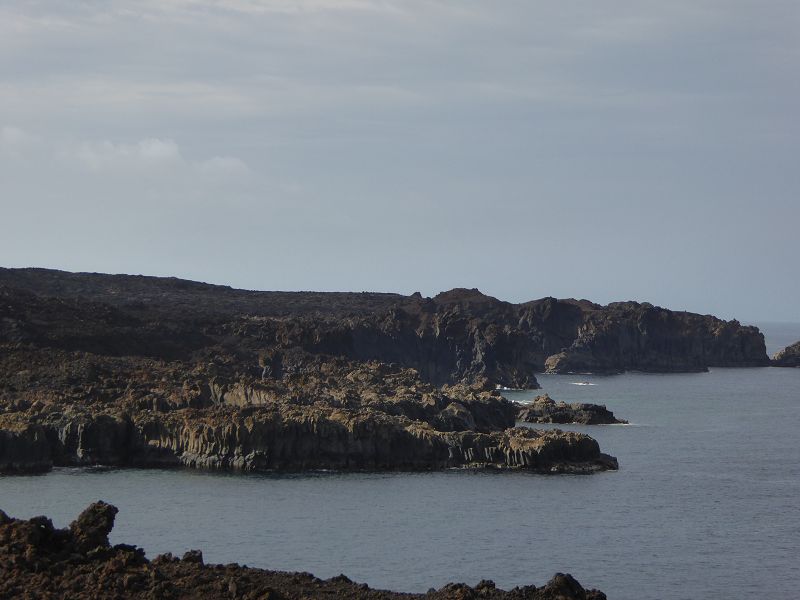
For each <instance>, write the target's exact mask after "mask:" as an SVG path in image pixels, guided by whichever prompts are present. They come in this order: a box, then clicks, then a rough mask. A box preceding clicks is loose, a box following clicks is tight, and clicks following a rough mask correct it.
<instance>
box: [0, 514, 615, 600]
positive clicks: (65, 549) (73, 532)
mask: <svg viewBox="0 0 800 600" xmlns="http://www.w3.org/2000/svg"><path fill="white" fill-rule="evenodd" d="M116 512H117V509H116V508H115V507H113V506H110V505H108V504H105V503H102V502H99V503H96V504H93V505H91V506H89V507H88V508H87V509H86V510H85V511H84V512H83V513H82V514H81V515H80V516H79V517H78V519H77V520H76V521H75V522H74V523H73V524H72V525H71V526H70V528H69V529H55V528H54V527H53V524H52V522H51V521H50V519H47V518H46V517H35V518H33V519H30V520H27V521H26V520H17V519H10V518H8V517H7V516H5V513H2V511H0V598H70V599H71V600H90V599H91V600H99V599H103V600H104V599H109V600H110V599H112V598H114V599H141V600H145V599H152V598H159V599H165V600H170V599H176V600H177V599H178V598H193V599H196V600H211V599H213V600H218V599H220V598H232V599H236V598H241V599H265V598H273V599H297V600H299V599H300V598H322V597H325V598H330V597H334V598H358V599H374V600H395V599H397V600H400V599H408V600H411V599H413V600H416V599H420V600H421V599H422V598H429V599H432V600H445V599H447V600H450V599H453V600H455V599H473V598H474V599H478V598H483V599H489V600H506V599H508V600H511V599H515V600H524V599H528V600H604V599H605V597H606V596H605V594H603V593H602V592H600V591H598V590H586V589H584V588H583V587H582V586H581V585H580V584H579V583H578V582H577V581H575V579H574V578H572V577H571V576H570V575H564V574H561V573H559V574H557V575H556V576H555V577H554V578H553V579H552V580H551V581H550V582H548V583H547V584H546V585H545V586H544V587H539V588H537V587H536V586H525V587H518V588H514V589H513V590H510V591H508V592H506V591H503V590H501V589H498V588H497V587H496V586H495V585H494V583H492V582H491V581H482V582H481V583H479V584H478V585H477V586H475V587H474V588H473V587H470V586H468V585H464V584H448V585H446V586H444V587H443V588H441V589H439V590H433V591H432V592H429V593H428V594H426V595H421V594H400V593H395V592H389V591H384V590H374V589H371V588H370V587H369V586H367V585H366V584H357V583H354V582H352V581H351V580H350V579H348V578H347V577H345V576H344V575H340V576H337V577H333V578H331V579H328V580H323V579H318V578H316V577H314V576H313V575H311V574H309V573H285V572H280V571H267V570H262V569H252V568H247V567H241V566H239V565H236V564H229V565H224V566H223V565H206V564H204V563H203V560H202V553H201V552H200V551H197V550H194V551H189V552H187V553H186V554H184V556H183V559H182V560H179V559H177V558H175V557H173V556H172V555H170V554H165V555H161V556H158V557H156V558H155V559H154V560H152V561H149V560H147V559H146V558H145V554H144V551H143V550H141V549H140V548H136V547H135V546H129V545H126V544H118V545H116V546H114V547H110V546H109V544H108V540H107V535H108V533H109V531H110V527H111V526H112V525H113V521H114V515H115V514H116ZM107 528H108V529H107ZM89 539H91V542H88V540H89ZM95 542H98V544H97V545H93V544H94V543H95Z"/></svg>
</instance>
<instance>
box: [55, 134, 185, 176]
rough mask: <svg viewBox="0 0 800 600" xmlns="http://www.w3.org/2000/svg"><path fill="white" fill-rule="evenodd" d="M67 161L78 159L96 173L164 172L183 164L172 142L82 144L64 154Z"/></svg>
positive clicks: (153, 140) (147, 141)
mask: <svg viewBox="0 0 800 600" xmlns="http://www.w3.org/2000/svg"><path fill="white" fill-rule="evenodd" d="M60 155H61V156H62V157H63V158H65V159H75V160H77V161H78V163H80V164H81V165H83V166H85V167H87V168H88V169H91V170H93V171H99V170H103V169H113V168H129V167H134V168H145V169H147V168H153V167H156V168H161V167H164V166H169V165H172V166H181V165H183V163H184V160H183V157H182V156H181V153H180V150H179V148H178V145H177V144H176V143H175V142H174V141H173V140H169V139H164V140H162V139H158V138H147V139H144V140H141V141H139V142H136V143H134V144H116V143H113V142H110V141H101V142H80V143H78V144H75V145H74V146H71V147H69V148H67V149H64V150H62V151H61V153H60Z"/></svg>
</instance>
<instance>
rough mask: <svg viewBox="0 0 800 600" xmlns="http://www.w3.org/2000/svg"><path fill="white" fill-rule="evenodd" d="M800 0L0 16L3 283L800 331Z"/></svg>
mask: <svg viewBox="0 0 800 600" xmlns="http://www.w3.org/2000/svg"><path fill="white" fill-rule="evenodd" d="M798 31H800V2H798V1H797V0H787V1H781V0H753V1H742V0H670V1H664V0H659V1H649V0H607V1H604V2H598V1H597V0H570V1H560V2H558V1H551V2H541V1H532V0H524V1H493V2H489V1H487V0H481V1H472V0H447V1H439V0H424V1H421V0H420V1H418V0H227V1H225V2H210V1H207V0H138V1H136V2H133V1H130V2H119V1H116V0H96V1H91V2H88V1H80V0H69V1H63V2H62V1H56V0H53V1H46V0H43V1H38V2H35V1H31V2H20V1H18V0H11V1H9V0H0V209H2V210H1V211H0V216H1V218H2V228H1V229H0V265H3V266H43V267H53V268H60V269H67V270H80V271H103V272H124V273H143V274H150V275H175V276H179V277H186V278H191V279H197V280H202V281H210V282H214V283H225V284H230V285H233V286H237V287H246V288H255V289H287V290H299V289H313V290H357V291H358V290H381V291H397V292H402V293H411V292H414V291H417V290H419V291H421V292H422V293H423V294H426V295H431V294H435V293H437V292H438V291H441V290H444V289H449V288H451V287H455V286H466V287H478V288H480V289H481V290H482V291H484V292H486V293H489V294H491V295H494V296H497V297H499V298H502V299H506V300H511V301H523V300H528V299H532V298H539V297H542V296H548V295H553V296H558V297H579V298H589V299H592V300H595V301H598V302H603V303H606V302H610V301H614V300H624V299H637V300H647V301H651V302H653V303H655V304H660V305H662V306H666V307H669V308H674V309H687V310H693V311H697V312H703V313H707V312H710V313H715V314H718V315H720V316H723V317H726V318H739V319H740V320H743V321H759V320H761V321H763V320H775V321H781V320H783V321H800V268H799V267H798V264H799V263H800V261H798V248H800V245H798V237H797V236H798V225H800V196H799V195H798V192H800V123H799V121H798V116H800V34H798Z"/></svg>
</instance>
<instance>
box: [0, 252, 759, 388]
mask: <svg viewBox="0 0 800 600" xmlns="http://www.w3.org/2000/svg"><path fill="white" fill-rule="evenodd" d="M0 342H19V343H31V344H34V345H37V346H47V347H55V348H60V349H64V350H80V351H84V352H89V353H94V354H101V355H114V356H146V357H149V358H157V359H162V360H175V359H181V360H192V359H193V358H195V357H196V356H197V355H198V353H200V354H202V353H203V352H204V351H208V350H209V349H214V348H216V347H218V346H220V345H224V346H225V347H226V348H228V349H231V350H234V351H235V352H236V353H237V354H238V355H239V356H241V357H242V358H243V360H248V361H249V360H250V359H251V358H252V354H253V353H256V352H259V351H262V350H264V349H287V348H302V349H303V350H305V351H307V352H310V353H313V354H327V355H332V356H343V357H347V358H350V359H352V360H357V361H364V360H378V361H381V362H387V363H397V364H399V365H401V366H404V367H409V368H413V369H415V370H416V371H417V372H418V373H419V375H420V377H421V378H422V379H423V380H424V381H428V382H431V383H434V384H437V385H441V384H445V383H450V384H452V383H457V382H460V381H463V380H465V379H466V380H470V379H476V378H487V379H489V380H490V381H491V382H492V383H494V384H496V385H502V386H506V387H514V388H534V387H536V384H537V382H536V376H535V373H536V372H542V371H545V370H550V371H555V372H585V371H592V372H618V371H624V370H629V369H632V370H641V371H660V372H679V371H701V370H704V369H707V368H708V367H715V366H717V367H740V366H764V365H768V364H769V359H768V357H767V354H766V348H765V345H764V338H763V335H762V334H761V333H760V332H759V331H758V329H757V328H755V327H748V326H743V325H741V324H740V323H738V322H737V321H723V320H721V319H717V318H715V317H713V316H710V315H699V314H694V313H687V312H674V311H669V310H666V309H663V308H659V307H656V306H652V305H650V304H647V303H637V302H619V303H613V304H609V305H607V306H601V305H598V304H594V303H592V302H588V301H586V300H556V299H555V298H543V299H541V300H534V301H531V302H526V303H523V304H511V303H508V302H502V301H500V300H497V299H495V298H492V297H490V296H486V295H484V294H482V293H480V292H479V291H478V290H467V289H456V290H451V291H449V292H444V293H442V294H439V295H437V296H436V297H434V298H423V297H422V296H420V295H419V294H414V295H411V296H401V295H398V294H378V293H334V292H329V293H322V292H252V291H246V290H235V289H232V288H229V287H224V286H214V285H208V284H203V283H196V282H191V281H184V280H180V279H174V278H157V277H142V276H129V275H102V274H86V273H65V272H62V271H51V270H45V269H2V268H0Z"/></svg>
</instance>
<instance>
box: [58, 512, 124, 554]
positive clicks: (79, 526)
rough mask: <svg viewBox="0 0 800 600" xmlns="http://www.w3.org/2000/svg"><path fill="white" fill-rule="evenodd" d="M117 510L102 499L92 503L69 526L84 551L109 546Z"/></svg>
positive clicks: (77, 543)
mask: <svg viewBox="0 0 800 600" xmlns="http://www.w3.org/2000/svg"><path fill="white" fill-rule="evenodd" d="M117 512H118V509H117V507H116V506H112V505H111V504H106V503H105V502H102V501H100V502H95V503H94V504H91V505H90V506H89V507H88V508H87V509H86V510H84V511H83V512H82V513H81V514H80V515H79V516H78V518H77V519H75V521H73V522H72V523H71V524H70V526H69V530H70V533H72V536H73V538H74V539H75V546H76V547H77V548H78V549H79V550H80V551H82V552H88V551H90V550H93V549H95V548H98V547H105V546H108V534H109V533H111V530H112V529H113V528H114V517H115V516H116V514H117Z"/></svg>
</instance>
